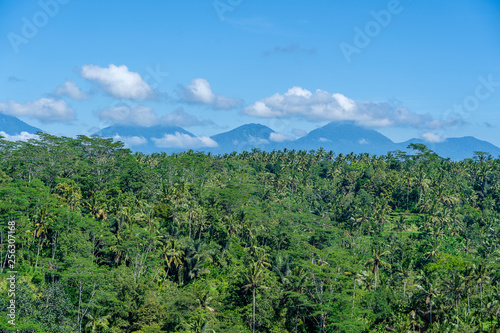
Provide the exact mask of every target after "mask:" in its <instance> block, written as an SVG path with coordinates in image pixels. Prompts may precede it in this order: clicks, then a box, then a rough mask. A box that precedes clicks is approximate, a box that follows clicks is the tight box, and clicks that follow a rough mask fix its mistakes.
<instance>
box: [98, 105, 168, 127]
mask: <svg viewBox="0 0 500 333" xmlns="http://www.w3.org/2000/svg"><path fill="white" fill-rule="evenodd" d="M99 118H100V119H101V120H106V121H109V122H111V123H113V124H119V125H137V126H153V125H156V124H158V123H159V120H158V116H157V115H156V114H155V113H154V111H153V109H152V108H150V107H147V106H142V105H123V106H116V107H113V108H110V109H106V110H101V111H99Z"/></svg>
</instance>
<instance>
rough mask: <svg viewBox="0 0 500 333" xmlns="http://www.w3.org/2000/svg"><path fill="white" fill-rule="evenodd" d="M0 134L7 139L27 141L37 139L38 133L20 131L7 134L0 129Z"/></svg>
mask: <svg viewBox="0 0 500 333" xmlns="http://www.w3.org/2000/svg"><path fill="white" fill-rule="evenodd" d="M0 136H3V137H4V140H7V141H28V140H29V139H38V135H36V134H31V133H28V132H21V134H16V135H9V134H7V133H5V132H4V131H0Z"/></svg>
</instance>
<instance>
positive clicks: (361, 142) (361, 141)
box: [358, 139, 368, 145]
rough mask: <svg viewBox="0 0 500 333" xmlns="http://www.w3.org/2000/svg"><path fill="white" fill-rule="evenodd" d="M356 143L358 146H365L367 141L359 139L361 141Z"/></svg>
mask: <svg viewBox="0 0 500 333" xmlns="http://www.w3.org/2000/svg"><path fill="white" fill-rule="evenodd" d="M358 143H359V144H360V145H366V144H368V141H366V140H365V139H361V140H359V141H358Z"/></svg>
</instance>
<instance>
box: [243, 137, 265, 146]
mask: <svg viewBox="0 0 500 333" xmlns="http://www.w3.org/2000/svg"><path fill="white" fill-rule="evenodd" d="M248 143H250V144H254V145H267V144H268V143H269V141H267V140H266V139H262V138H259V137H255V136H252V135H249V136H248Z"/></svg>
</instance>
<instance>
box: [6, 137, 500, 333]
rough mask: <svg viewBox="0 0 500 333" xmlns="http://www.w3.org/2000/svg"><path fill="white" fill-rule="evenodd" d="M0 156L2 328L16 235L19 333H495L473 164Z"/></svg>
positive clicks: (480, 180) (482, 162)
mask: <svg viewBox="0 0 500 333" xmlns="http://www.w3.org/2000/svg"><path fill="white" fill-rule="evenodd" d="M0 145H1V146H2V147H1V148H0V160H1V163H0V228H1V230H0V231H1V232H0V274H1V275H0V312H2V313H3V314H6V312H7V305H8V304H9V303H8V302H9V300H10V297H9V295H8V283H7V280H6V277H7V276H8V275H7V271H8V270H9V267H8V266H7V261H6V255H7V254H8V253H9V252H8V250H9V247H8V230H10V229H9V228H10V226H9V221H15V237H16V253H15V255H16V262H15V268H16V270H17V271H18V276H19V279H18V280H17V286H16V287H17V289H16V302H17V311H18V312H17V315H18V317H17V318H18V320H17V324H16V328H17V329H19V330H20V331H23V330H24V331H26V332H28V331H30V332H31V331H32V332H123V333H132V332H139V333H159V332H183V333H188V332H189V333H192V332H207V333H212V332H226V333H229V332H234V333H236V332H238V333H240V332H253V331H255V332H289V333H292V332H302V333H304V332H387V331H390V332H423V331H427V332H434V331H436V332H438V331H439V332H441V331H442V332H445V331H449V332H455V331H463V332H487V331H489V332H496V331H498V325H499V324H498V323H499V322H500V321H499V313H500V311H499V309H500V308H499V302H498V299H500V294H499V288H500V287H499V281H500V264H499V262H500V250H499V249H500V222H499V221H500V185H499V184H500V160H499V159H494V158H492V157H491V156H488V155H487V154H485V153H480V152H478V154H477V155H476V157H475V158H474V159H468V160H465V161H459V162H453V161H449V160H445V159H442V158H440V157H439V156H437V155H436V154H435V153H434V152H432V151H431V150H429V149H428V148H427V147H425V146H424V145H421V144H412V145H410V147H409V148H411V149H413V150H414V151H415V154H414V155H407V154H406V153H403V152H395V153H391V154H388V155H387V156H370V155H367V154H359V155H355V154H349V155H345V156H344V155H338V156H336V155H335V154H334V153H333V152H325V151H324V150H318V151H311V152H304V151H283V152H281V151H279V152H277V151H274V152H262V151H260V150H258V149H254V150H252V151H251V152H243V153H241V154H236V153H234V154H225V155H220V156H213V155H207V154H204V153H200V152H194V151H189V152H185V153H179V154H172V155H166V154H151V155H143V154H139V153H137V154H132V153H131V152H130V151H129V150H127V149H124V148H123V144H121V143H114V142H112V140H110V139H103V138H99V137H85V136H79V137H77V138H76V139H72V138H64V137H63V138H59V137H55V136H51V135H48V134H41V135H40V139H39V140H29V141H28V142H16V143H11V142H7V141H0ZM11 224H12V223H11ZM6 318H7V317H6V316H5V315H2V316H1V317H0V329H1V330H4V331H6V330H9V329H11V328H12V327H11V326H9V325H10V324H9V323H8V322H7V320H6Z"/></svg>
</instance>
